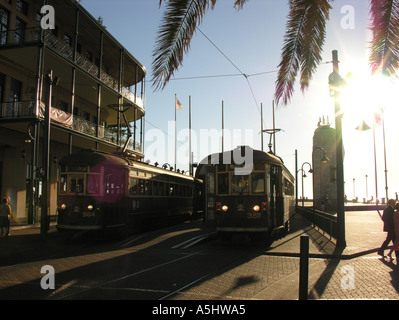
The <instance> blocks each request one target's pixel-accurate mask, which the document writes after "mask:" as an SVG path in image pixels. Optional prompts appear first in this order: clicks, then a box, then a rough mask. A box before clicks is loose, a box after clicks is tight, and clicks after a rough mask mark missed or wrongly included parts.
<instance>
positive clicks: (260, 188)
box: [251, 172, 265, 193]
mask: <svg viewBox="0 0 399 320" xmlns="http://www.w3.org/2000/svg"><path fill="white" fill-rule="evenodd" d="M251 179H252V193H264V192H265V173H264V172H254V173H252V177H251Z"/></svg>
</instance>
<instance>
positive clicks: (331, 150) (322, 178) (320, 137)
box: [312, 118, 337, 212]
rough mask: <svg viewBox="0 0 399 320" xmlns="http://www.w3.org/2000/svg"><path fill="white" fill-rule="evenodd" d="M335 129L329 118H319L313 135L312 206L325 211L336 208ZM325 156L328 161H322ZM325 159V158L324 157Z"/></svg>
mask: <svg viewBox="0 0 399 320" xmlns="http://www.w3.org/2000/svg"><path fill="white" fill-rule="evenodd" d="M335 141H336V137H335V129H334V128H331V125H330V122H329V120H328V119H327V120H325V119H324V118H323V120H320V121H319V123H318V125H317V129H316V130H315V132H314V135H313V152H312V167H313V199H314V207H315V208H316V209H321V210H325V211H335V212H336V210H337V167H336V163H337V160H336V152H335ZM323 157H327V158H328V161H322V160H323ZM324 159H325V158H324Z"/></svg>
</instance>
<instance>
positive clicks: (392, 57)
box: [152, 0, 399, 105]
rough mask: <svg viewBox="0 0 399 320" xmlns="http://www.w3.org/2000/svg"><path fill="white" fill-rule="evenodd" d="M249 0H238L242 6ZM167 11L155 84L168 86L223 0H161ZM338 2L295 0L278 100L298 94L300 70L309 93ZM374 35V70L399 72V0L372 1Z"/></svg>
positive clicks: (157, 49) (157, 50) (158, 48)
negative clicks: (199, 28)
mask: <svg viewBox="0 0 399 320" xmlns="http://www.w3.org/2000/svg"><path fill="white" fill-rule="evenodd" d="M247 1H248V0H234V7H235V8H236V9H237V10H240V9H242V8H243V7H244V5H245V3H246V2H247ZM162 2H165V4H166V11H165V13H164V17H163V20H162V24H161V27H160V29H159V31H158V39H157V42H156V47H155V50H154V54H153V56H154V61H153V66H152V67H153V85H154V87H155V88H156V89H163V88H164V87H165V86H166V84H167V83H168V82H169V80H170V78H171V77H172V76H173V74H174V72H175V71H177V70H178V69H179V67H180V66H181V65H182V62H183V57H184V54H186V53H187V52H188V50H189V48H190V41H191V39H192V37H193V35H194V33H195V30H196V28H197V25H200V24H201V21H202V19H203V17H204V15H205V14H206V12H207V10H209V8H211V9H213V8H214V7H215V4H216V2H217V0H159V5H160V6H161V4H162ZM331 3H333V0H289V4H290V11H289V14H288V21H287V25H286V34H285V38H284V47H283V49H282V55H281V62H280V64H279V66H278V68H279V72H278V76H277V80H276V89H275V100H276V101H277V103H279V104H283V105H287V104H288V103H289V101H290V99H291V97H292V95H293V93H294V85H295V81H296V78H297V76H298V73H299V72H300V85H301V90H302V91H305V90H306V89H307V88H308V86H309V83H310V81H311V79H312V76H313V74H314V73H315V71H316V70H317V66H318V64H319V63H320V61H321V54H322V51H323V45H324V40H325V36H326V24H327V21H328V20H329V13H330V11H331V9H332V6H331ZM370 14H371V24H370V29H371V31H372V34H373V39H372V41H371V44H370V66H371V69H372V71H373V72H377V71H378V72H381V73H383V74H386V75H388V76H396V72H397V70H398V69H399V0H370Z"/></svg>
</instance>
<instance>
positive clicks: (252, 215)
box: [195, 146, 295, 237]
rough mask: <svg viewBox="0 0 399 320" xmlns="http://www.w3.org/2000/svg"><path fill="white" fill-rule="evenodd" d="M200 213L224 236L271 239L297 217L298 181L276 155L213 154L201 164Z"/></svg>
mask: <svg viewBox="0 0 399 320" xmlns="http://www.w3.org/2000/svg"><path fill="white" fill-rule="evenodd" d="M195 176H196V178H198V179H201V180H202V181H203V184H202V185H200V186H199V187H200V192H197V196H196V199H195V203H197V206H196V210H203V212H204V217H205V219H206V220H207V221H208V222H210V223H212V222H214V223H215V224H216V227H217V230H218V231H219V232H220V233H247V234H250V235H251V236H257V235H258V236H263V237H264V236H266V237H270V236H272V234H273V232H274V231H276V230H279V229H281V228H285V229H287V228H288V221H289V219H290V217H291V216H292V215H293V214H294V212H295V187H294V177H293V176H292V175H291V173H290V172H289V171H288V169H287V168H286V167H285V165H284V163H283V161H282V159H281V158H279V157H277V156H275V155H274V154H272V153H266V152H263V151H259V150H254V149H252V148H250V147H247V146H245V147H238V148H237V149H234V150H230V151H226V152H224V153H217V154H212V155H209V156H208V157H206V158H205V159H203V160H202V161H201V162H200V164H199V165H198V168H197V171H196V175H195Z"/></svg>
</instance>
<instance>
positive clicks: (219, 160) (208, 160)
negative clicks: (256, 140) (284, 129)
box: [199, 146, 284, 165]
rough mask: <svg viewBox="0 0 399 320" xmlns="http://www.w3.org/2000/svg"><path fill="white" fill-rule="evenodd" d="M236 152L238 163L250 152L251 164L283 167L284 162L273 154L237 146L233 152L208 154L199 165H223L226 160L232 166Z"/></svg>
mask: <svg viewBox="0 0 399 320" xmlns="http://www.w3.org/2000/svg"><path fill="white" fill-rule="evenodd" d="M239 149H241V150H239ZM237 152H240V159H239V160H240V162H241V161H242V157H245V155H246V154H247V153H248V152H250V153H251V152H252V160H253V162H258V161H266V162H268V163H274V164H281V165H284V161H283V160H282V159H281V158H280V157H278V156H276V155H274V154H273V153H268V152H264V151H261V150H256V149H252V148H251V147H249V146H239V147H237V148H236V149H233V150H229V151H224V152H219V153H213V154H210V155H208V156H207V157H205V158H204V159H202V160H201V162H200V163H199V164H200V165H207V164H208V165H211V164H223V160H226V159H227V160H229V162H230V163H232V164H234V163H235V162H234V159H235V157H234V154H237ZM236 157H237V156H236ZM237 160H238V159H237Z"/></svg>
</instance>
